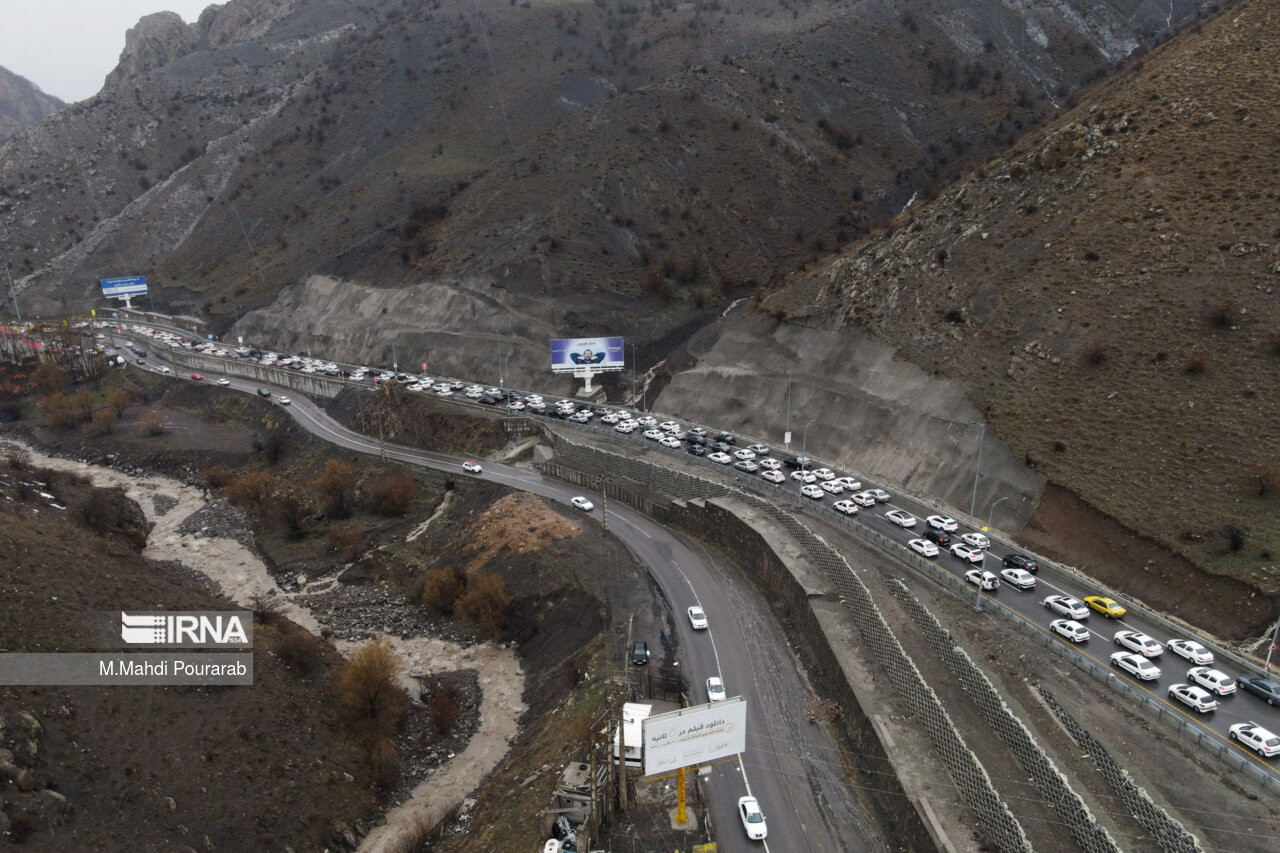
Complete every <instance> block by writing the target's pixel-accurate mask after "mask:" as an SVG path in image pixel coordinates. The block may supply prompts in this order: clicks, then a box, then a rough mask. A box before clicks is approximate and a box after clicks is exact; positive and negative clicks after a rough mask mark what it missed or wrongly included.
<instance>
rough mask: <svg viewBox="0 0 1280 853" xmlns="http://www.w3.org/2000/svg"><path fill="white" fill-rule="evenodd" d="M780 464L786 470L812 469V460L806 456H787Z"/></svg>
mask: <svg viewBox="0 0 1280 853" xmlns="http://www.w3.org/2000/svg"><path fill="white" fill-rule="evenodd" d="M782 464H784V465H786V466H787V467H788V468H806V469H808V468H812V467H813V460H812V459H810V458H809V457H808V456H788V457H787V458H786V459H784V460H782Z"/></svg>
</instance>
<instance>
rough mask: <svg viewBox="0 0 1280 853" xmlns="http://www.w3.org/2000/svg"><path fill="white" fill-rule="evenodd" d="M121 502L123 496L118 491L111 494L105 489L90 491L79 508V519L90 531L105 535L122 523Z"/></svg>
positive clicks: (122, 510) (122, 508)
mask: <svg viewBox="0 0 1280 853" xmlns="http://www.w3.org/2000/svg"><path fill="white" fill-rule="evenodd" d="M123 501H124V495H123V494H122V493H120V492H118V491H117V492H116V493H115V494H112V493H111V492H110V491H107V490H105V489H91V490H90V491H89V496H88V498H87V499H86V500H85V502H84V506H82V507H81V508H80V517H81V519H83V521H84V524H85V526H86V527H88V528H89V529H90V530H93V531H95V532H97V533H107V532H108V531H111V530H114V529H116V528H118V527H119V526H120V524H121V523H122V522H123V521H124V504H123Z"/></svg>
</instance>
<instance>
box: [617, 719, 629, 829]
mask: <svg viewBox="0 0 1280 853" xmlns="http://www.w3.org/2000/svg"><path fill="white" fill-rule="evenodd" d="M626 810H627V729H626V712H625V711H624V710H622V708H619V709H618V811H621V812H625V811H626Z"/></svg>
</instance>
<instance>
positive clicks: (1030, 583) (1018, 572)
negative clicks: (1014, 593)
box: [1000, 569, 1036, 589]
mask: <svg viewBox="0 0 1280 853" xmlns="http://www.w3.org/2000/svg"><path fill="white" fill-rule="evenodd" d="M1000 577H1002V578H1004V582H1005V583H1007V584H1009V586H1016V587H1017V588H1018V589H1033V588H1035V585H1036V576H1035V575H1033V574H1031V572H1024V571H1023V570H1022V569H1005V570H1004V571H1002V572H1001V573H1000Z"/></svg>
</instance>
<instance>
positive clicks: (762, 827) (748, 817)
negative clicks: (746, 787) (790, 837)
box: [738, 797, 769, 841]
mask: <svg viewBox="0 0 1280 853" xmlns="http://www.w3.org/2000/svg"><path fill="white" fill-rule="evenodd" d="M738 817H740V818H742V828H743V829H745V830H746V831H747V838H750V839H751V840H752V841H763V840H764V838H765V836H767V835H768V834H769V827H768V825H767V824H766V823H765V821H764V812H762V811H760V803H759V802H757V801H756V798H755V797H739V798H738Z"/></svg>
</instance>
